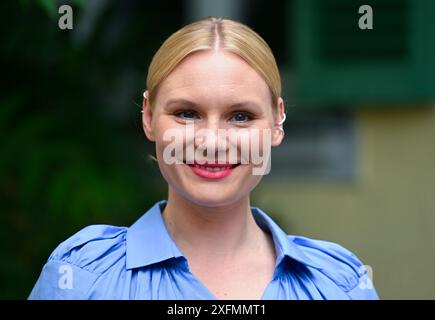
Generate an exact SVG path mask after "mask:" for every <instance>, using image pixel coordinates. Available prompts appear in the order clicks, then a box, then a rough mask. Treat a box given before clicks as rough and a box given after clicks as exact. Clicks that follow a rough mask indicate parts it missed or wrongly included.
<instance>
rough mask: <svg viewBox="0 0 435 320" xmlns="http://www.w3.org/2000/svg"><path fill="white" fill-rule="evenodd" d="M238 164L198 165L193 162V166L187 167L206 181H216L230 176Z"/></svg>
mask: <svg viewBox="0 0 435 320" xmlns="http://www.w3.org/2000/svg"><path fill="white" fill-rule="evenodd" d="M238 165H239V164H231V163H229V162H227V163H207V162H205V163H203V164H199V163H198V162H196V161H195V163H194V164H189V165H188V166H189V167H190V168H191V169H192V171H193V173H195V174H196V175H197V176H200V177H201V178H204V179H208V180H217V179H222V178H225V177H226V176H228V175H230V174H231V173H232V172H233V171H234V169H235V168H236V167H237V166H238Z"/></svg>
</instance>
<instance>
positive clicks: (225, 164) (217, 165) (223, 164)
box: [184, 160, 240, 168]
mask: <svg viewBox="0 0 435 320" xmlns="http://www.w3.org/2000/svg"><path fill="white" fill-rule="evenodd" d="M184 163H186V160H184ZM187 164H188V163H187ZM194 164H196V165H198V166H203V167H209V168H222V167H231V166H236V165H238V164H240V163H230V162H224V163H209V162H207V161H205V162H204V163H199V162H197V161H196V160H195V161H194Z"/></svg>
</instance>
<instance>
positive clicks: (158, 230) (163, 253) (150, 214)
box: [126, 200, 321, 269]
mask: <svg viewBox="0 0 435 320" xmlns="http://www.w3.org/2000/svg"><path fill="white" fill-rule="evenodd" d="M166 203H167V200H161V201H158V202H156V203H155V204H154V205H153V206H152V207H151V208H150V209H149V210H148V211H147V212H146V213H145V214H144V215H143V216H142V217H140V218H139V220H137V221H136V222H135V223H134V224H133V225H132V226H131V227H130V228H129V229H128V231H127V240H126V241H127V243H126V246H127V248H126V250H127V257H126V259H127V261H126V267H127V269H133V268H140V267H144V266H148V265H151V264H154V263H158V262H162V261H165V260H168V259H172V258H179V257H184V255H183V253H182V252H181V251H180V249H179V248H178V247H177V245H176V244H175V242H174V240H173V239H172V238H171V236H170V235H169V233H168V230H167V229H166V226H165V223H164V220H163V216H162V212H163V209H164V208H165V206H166ZM251 211H252V214H253V216H254V218H255V220H256V222H257V224H258V225H259V226H260V227H261V228H262V229H263V230H265V231H266V232H269V233H270V234H271V235H272V238H273V242H274V244H275V250H276V254H277V260H276V265H277V266H278V264H280V263H281V262H283V261H286V259H285V257H288V258H290V259H293V260H296V261H298V262H300V263H302V264H304V265H307V266H311V267H314V268H316V269H320V268H321V267H320V266H319V265H317V264H316V263H314V262H313V261H312V260H311V259H310V258H308V257H307V256H306V255H305V254H304V252H303V251H302V249H301V248H299V246H298V245H296V244H295V243H294V242H293V239H292V237H291V236H290V237H289V236H287V234H286V233H285V232H284V231H283V230H282V229H281V228H280V227H279V226H278V225H277V224H276V223H275V222H274V221H273V220H272V219H271V218H270V217H269V216H268V215H267V214H266V213H264V212H263V211H262V210H261V209H259V208H257V207H251Z"/></svg>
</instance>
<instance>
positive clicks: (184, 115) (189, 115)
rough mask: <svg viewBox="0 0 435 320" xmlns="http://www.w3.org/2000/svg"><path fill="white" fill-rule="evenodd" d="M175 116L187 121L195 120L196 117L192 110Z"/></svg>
mask: <svg viewBox="0 0 435 320" xmlns="http://www.w3.org/2000/svg"><path fill="white" fill-rule="evenodd" d="M175 115H176V116H177V117H179V118H182V119H186V120H191V119H194V118H195V116H196V115H195V112H193V111H191V110H186V111H180V112H177V113H176V114H175Z"/></svg>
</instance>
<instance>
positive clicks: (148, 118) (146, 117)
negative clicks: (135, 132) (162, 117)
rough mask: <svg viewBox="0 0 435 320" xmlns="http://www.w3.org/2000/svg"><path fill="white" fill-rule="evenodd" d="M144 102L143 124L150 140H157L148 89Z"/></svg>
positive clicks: (144, 95)
mask: <svg viewBox="0 0 435 320" xmlns="http://www.w3.org/2000/svg"><path fill="white" fill-rule="evenodd" d="M143 98H144V99H143V104H142V126H143V130H144V132H145V135H146V136H147V138H148V140H150V141H155V137H154V132H153V128H152V125H151V123H152V120H153V110H152V109H151V106H150V103H149V100H148V91H145V92H144V94H143Z"/></svg>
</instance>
